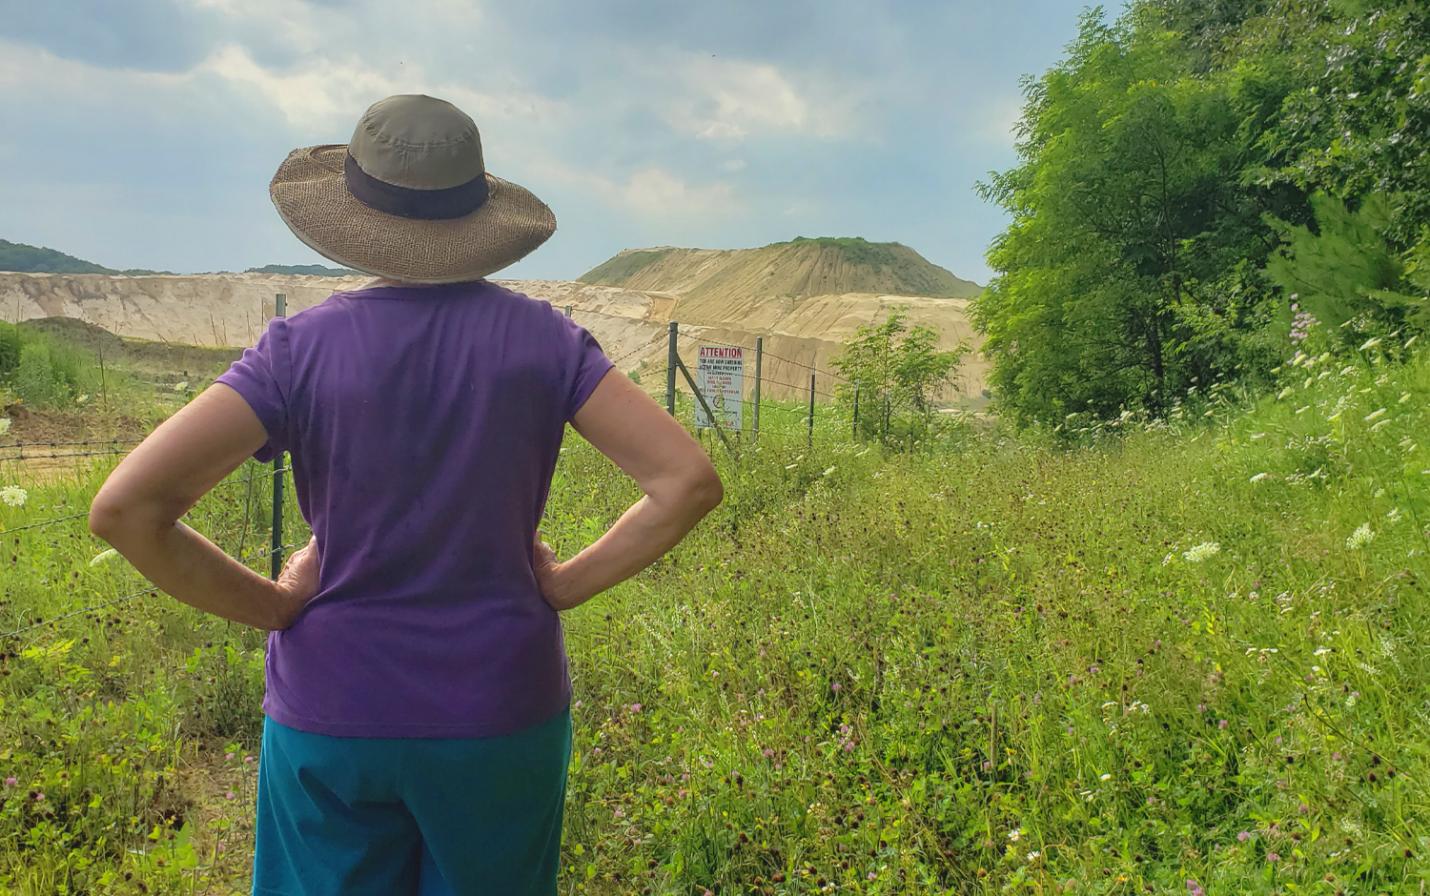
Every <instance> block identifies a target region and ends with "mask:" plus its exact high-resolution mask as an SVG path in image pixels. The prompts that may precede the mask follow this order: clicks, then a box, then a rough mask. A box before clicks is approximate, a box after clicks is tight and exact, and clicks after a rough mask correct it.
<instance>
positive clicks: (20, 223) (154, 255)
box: [0, 0, 1083, 282]
mask: <svg viewBox="0 0 1430 896" xmlns="http://www.w3.org/2000/svg"><path fill="white" fill-rule="evenodd" d="M1082 5H1083V4H1081V3H1079V2H1075V0H1009V2H1001V3H995V2H987V0H947V2H936V0H926V2H914V0H884V2H880V0H808V2H806V0H726V2H719V0H704V2H683V0H599V2H598V0H508V2H505V3H500V4H498V3H494V2H491V0H477V2H463V0H352V2H345V0H310V2H304V0H124V2H113V0H55V2H50V0H0V122H3V123H4V126H3V127H0V171H3V174H0V238H5V239H10V240H13V241H17V242H25V243H37V244H43V245H48V246H51V247H53V248H56V249H60V250H63V251H66V252H69V253H71V254H74V255H78V256H81V257H83V258H87V259H90V260H92V261H96V262H99V263H101V264H105V265H109V266H111V267H121V268H122V267H148V268H161V269H168V270H175V271H205V270H242V269H243V268H245V267H250V266H254V265H260V264H266V263H287V264H300V263H309V262H315V261H321V260H322V259H320V258H319V257H318V256H316V255H315V254H314V253H313V252H312V251H311V250H309V249H307V248H306V247H305V246H303V245H302V244H301V243H299V242H298V240H297V239H296V238H295V237H293V236H292V235H291V234H290V233H289V232H288V230H287V228H285V227H284V225H283V224H282V222H281V221H280V220H279V219H278V216H277V215H276V214H275V213H274V211H273V209H272V207H271V205H270V204H269V202H268V195H267V185H268V180H269V178H270V177H271V176H272V174H273V171H274V170H275V169H276V168H277V166H278V163H279V162H280V161H281V160H282V159H283V157H284V156H285V155H286V153H287V152H288V150H290V149H292V148H293V147H296V146H300V145H306V144H314V143H345V142H347V139H348V137H349V136H350V135H351V133H352V129H353V125H354V124H355V123H356V121H357V118H358V116H359V115H360V114H361V113H362V111H363V109H365V108H366V107H367V105H368V104H369V103H371V102H373V101H375V100H377V99H380V98H382V97H384V96H387V95H389V94H393V93H429V94H431V95H434V96H439V97H442V98H444V99H448V100H451V101H453V102H455V103H456V104H457V105H459V106H461V107H462V108H463V109H465V110H466V111H467V112H468V113H470V114H471V115H472V116H473V117H474V118H475V119H476V121H477V124H478V126H479V127H480V128H481V131H482V137H483V144H484V147H485V150H486V159H487V165H488V167H489V168H490V170H491V171H492V172H493V173H494V174H497V175H499V176H502V177H506V178H507V179H510V180H515V181H517V182H519V183H521V184H523V185H524V186H526V187H528V188H530V189H531V190H533V191H534V192H536V193H537V195H539V196H541V197H542V198H543V199H545V200H546V201H547V203H548V204H550V205H551V206H552V208H553V209H554V210H555V211H556V216H557V220H558V223H559V227H558V230H557V233H556V235H555V236H554V237H553V238H552V240H551V241H550V242H549V243H548V244H547V245H546V246H545V247H543V248H542V249H541V250H539V251H538V252H537V253H536V254H534V255H533V256H531V257H530V258H529V259H527V260H526V261H524V262H522V263H521V264H520V265H519V266H517V267H516V268H512V269H510V270H509V272H508V274H509V275H510V276H519V277H551V278H571V277H575V276H577V275H579V274H580V273H582V272H583V271H585V270H587V269H589V268H591V267H593V266H595V265H596V264H598V263H599V262H601V261H603V260H604V259H606V258H607V257H609V256H610V255H612V254H614V253H615V252H616V251H618V250H620V249H623V248H630V247H635V246H650V245H679V246H704V247H716V248H734V247H741V246H759V245H764V244H766V243H770V242H775V241H779V240H785V239H789V238H792V237H795V236H863V237H866V238H868V239H871V240H897V241H899V242H902V243H906V244H907V245H910V246H912V247H914V248H915V249H917V250H918V251H920V252H922V253H923V254H924V255H926V256H928V257H929V258H930V259H932V260H933V261H935V262H937V263H939V264H942V265H944V266H945V267H947V268H949V269H950V270H952V271H953V272H954V273H956V274H958V275H960V276H963V277H968V278H971V279H975V280H977V281H979V282H984V281H985V280H986V278H987V276H988V269H987V266H986V264H985V262H984V258H983V254H984V251H985V249H986V247H987V245H988V242H989V240H990V239H991V238H992V237H993V236H994V235H995V234H996V233H997V232H998V231H999V230H1000V229H1001V227H1002V226H1003V223H1004V218H1003V216H1002V214H1001V213H1000V212H999V211H998V210H997V209H995V208H992V207H990V206H988V205H987V204H985V203H984V202H982V201H981V200H980V199H979V198H978V197H977V195H976V194H975V192H974V184H975V182H976V181H977V180H978V179H980V178H982V177H983V176H984V175H985V174H986V172H988V171H989V170H990V169H994V168H1002V167H1006V166H1007V165H1009V164H1010V163H1011V162H1012V160H1013V150H1012V136H1011V134H1010V130H1009V129H1010V127H1011V126H1012V124H1013V122H1014V121H1015V120H1016V119H1017V115H1018V110H1019V105H1020V94H1019V88H1018V79H1019V77H1020V76H1021V75H1023V74H1027V73H1036V72H1040V71H1042V70H1043V69H1045V68H1046V67H1047V66H1049V65H1050V64H1052V63H1053V62H1055V61H1056V60H1057V59H1058V58H1059V56H1060V55H1061V53H1062V49H1063V46H1064V45H1065V44H1066V43H1067V42H1068V41H1069V40H1070V39H1071V38H1072V36H1073V34H1074V32H1075V28H1076V23H1077V16H1078V13H1079V10H1080V8H1081V7H1082Z"/></svg>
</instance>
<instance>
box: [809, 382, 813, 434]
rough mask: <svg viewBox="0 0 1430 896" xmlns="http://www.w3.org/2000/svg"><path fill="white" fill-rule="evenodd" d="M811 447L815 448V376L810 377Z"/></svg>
mask: <svg viewBox="0 0 1430 896" xmlns="http://www.w3.org/2000/svg"><path fill="white" fill-rule="evenodd" d="M809 446H810V447H811V448H812V447H814V374H813V373H811V374H810V375H809Z"/></svg>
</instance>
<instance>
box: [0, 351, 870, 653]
mask: <svg viewBox="0 0 1430 896" xmlns="http://www.w3.org/2000/svg"><path fill="white" fill-rule="evenodd" d="M678 326H679V325H678V324H676V325H674V326H672V327H671V329H670V331H669V332H668V333H660V334H658V335H657V336H655V337H654V338H652V339H650V340H648V341H646V342H644V343H642V344H640V345H637V346H634V347H632V348H629V349H627V350H626V351H624V352H622V353H620V354H619V355H616V356H614V357H612V358H611V361H612V363H613V364H614V365H616V366H617V367H621V366H622V365H624V364H626V362H628V361H630V360H632V359H634V358H637V357H639V356H642V355H651V354H654V353H655V352H657V351H658V350H659V349H660V348H661V347H662V343H667V345H666V349H667V351H666V357H665V358H663V359H661V363H659V364H657V365H656V366H653V367H651V368H649V369H641V370H638V371H637V374H638V376H639V377H640V378H641V379H643V380H645V381H647V382H656V381H658V378H664V380H665V383H666V387H667V396H666V397H667V402H668V403H669V405H670V407H671V408H672V409H673V410H674V409H676V408H677V405H678V404H679V405H680V406H681V407H680V410H682V411H687V412H688V411H690V410H693V409H696V408H699V407H703V409H704V410H705V411H707V412H708V411H712V410H713V407H712V405H711V404H710V403H709V402H708V401H707V400H706V396H704V395H703V394H702V392H701V390H700V388H699V387H698V383H697V377H696V375H695V374H692V373H691V371H690V369H689V367H688V366H687V365H686V364H685V362H684V361H683V360H681V358H680V353H679V351H678V344H679V339H682V338H683V339H685V340H687V344H688V343H691V342H693V343H695V344H698V345H709V346H717V347H721V348H729V347H739V348H742V349H744V350H745V351H747V352H748V351H750V348H749V347H748V346H732V345H731V343H729V342H721V341H717V340H714V339H710V338H708V337H706V336H703V335H696V334H693V333H688V332H687V333H679V332H678ZM668 340H671V341H669V342H667V341H668ZM754 351H755V353H756V355H757V361H756V365H755V367H756V371H757V374H756V376H755V377H754V378H753V380H754V383H753V389H752V390H751V394H750V396H749V398H745V397H744V396H741V399H740V400H741V403H742V404H743V405H747V406H749V408H750V410H752V411H753V412H754V413H753V415H752V419H751V420H750V423H751V427H752V428H751V435H752V436H753V437H758V436H759V435H760V431H759V428H758V427H759V422H758V421H759V419H760V416H761V414H766V415H768V414H774V415H777V417H778V418H779V419H782V420H784V421H786V422H787V423H792V424H802V426H796V427H795V428H792V429H788V430H786V431H790V432H799V431H801V430H803V432H804V433H805V434H806V438H807V439H809V441H810V444H813V437H814V432H815V428H816V427H815V423H816V415H819V416H820V417H822V418H823V420H824V421H825V422H827V421H828V420H830V419H832V418H831V415H830V414H829V412H828V411H827V410H826V411H824V412H823V413H822V414H821V413H820V412H819V411H818V410H817V402H816V399H820V398H823V399H829V400H833V401H838V400H839V399H840V396H839V395H837V394H836V393H834V392H831V391H829V389H828V388H820V385H819V384H820V383H821V382H822V383H830V382H838V383H849V382H850V381H849V380H848V379H847V378H846V377H844V376H842V375H840V374H838V373H835V372H833V371H830V370H827V369H824V368H821V367H819V366H817V365H815V364H808V363H805V362H802V361H798V360H795V359H793V358H790V357H787V356H784V355H778V354H774V353H772V352H768V351H764V350H763V337H761V338H759V339H757V340H756V345H755V347H754ZM670 359H674V361H675V362H676V363H677V366H678V368H679V373H680V374H681V375H682V376H684V377H685V378H686V381H685V382H684V383H683V385H684V387H685V390H684V391H683V392H682V394H680V395H677V394H676V392H674V391H672V390H671V380H672V377H671V375H670V374H671V364H670ZM765 359H768V360H773V361H778V362H781V363H782V364H785V365H789V366H790V367H793V368H795V369H796V370H801V371H804V372H807V373H809V374H812V375H813V377H814V379H813V381H812V382H806V383H798V382H789V381H788V380H787V379H782V378H776V377H771V376H767V375H765V374H764V372H763V370H762V369H761V364H762V362H763V360H765ZM697 371H698V366H697ZM674 379H675V380H676V382H681V378H680V377H679V376H677V377H675V378H674ZM151 385H154V386H156V387H160V388H165V389H170V390H172V389H173V387H174V384H170V383H151ZM180 385H183V384H182V383H181V384H180ZM766 386H772V387H778V388H781V389H786V390H789V393H790V395H791V396H793V397H794V399H795V401H796V402H797V404H791V403H790V402H788V401H786V402H784V403H781V402H779V401H776V400H772V399H770V398H769V397H768V396H767V395H766V394H764V393H763V392H762V389H763V388H764V387H766ZM722 407H723V405H722ZM856 413H857V409H856ZM715 422H718V417H716V418H715ZM855 422H856V424H857V419H856V421H855ZM712 428H714V429H715V430H716V432H717V434H718V435H720V437H721V439H722V440H723V439H725V438H726V435H727V433H725V432H722V431H721V429H720V427H718V426H715V427H712ZM739 434H740V433H736V435H739ZM140 441H141V439H140V438H139V437H119V436H115V437H111V438H89V439H58V440H50V441H19V440H13V441H9V442H4V443H0V462H5V461H32V460H38V461H78V460H83V459H87V458H99V457H110V458H113V457H117V456H119V455H122V454H125V453H127V452H128V451H129V450H131V449H132V448H133V447H134V446H135V445H137V444H139V442H140ZM728 444H729V442H728V441H727V445H728ZM292 469H293V468H292V466H291V464H287V463H278V464H274V465H273V466H272V467H268V466H264V465H260V464H258V463H256V462H254V463H248V464H246V465H245V470H244V472H243V473H242V475H238V476H231V477H229V478H227V479H225V480H224V481H223V482H220V483H218V484H217V485H216V486H214V488H213V489H211V490H210V493H209V494H210V495H214V496H218V500H219V501H224V500H230V501H233V503H231V504H229V505H227V506H226V509H225V510H224V512H225V513H228V514H232V513H233V512H235V510H236V511H237V513H238V521H239V524H238V526H237V532H236V533H235V534H234V538H233V540H232V541H231V542H229V544H230V548H229V553H230V555H231V556H234V557H236V558H238V559H239V560H240V562H244V563H246V564H253V563H257V562H259V561H262V560H270V561H272V574H274V575H276V573H277V569H278V566H279V564H280V563H281V560H282V557H283V556H285V555H287V554H288V552H290V551H292V550H294V549H296V548H297V547H299V546H300V544H301V542H297V541H293V542H289V541H285V540H283V538H282V536H283V534H285V533H284V532H283V520H284V516H285V508H286V506H287V505H288V504H289V503H290V501H291V495H292V494H293V491H292V489H285V488H284V487H283V482H284V480H285V479H286V478H287V477H288V476H289V474H291V473H292ZM285 492H286V493H287V495H285ZM213 503H214V502H213V501H211V500H210V499H205V501H201V502H200V504H199V505H198V506H197V507H195V508H194V509H193V510H191V512H190V516H193V515H194V514H196V513H200V514H202V513H208V512H210V511H211V505H212V504H213ZM260 503H267V504H268V505H269V506H268V507H264V508H262V509H261V511H260V507H259V505H260ZM269 510H271V511H272V527H271V528H270V531H269V532H268V533H267V534H268V535H269V536H270V537H271V541H270V543H269V544H268V545H266V546H264V547H261V548H259V549H257V550H251V549H250V540H251V538H250V537H251V536H252V535H255V534H259V533H255V532H254V531H253V530H254V525H253V523H254V520H255V517H256V515H260V514H266V513H267V512H268V511H269ZM88 515H89V513H88V509H87V508H86V509H83V510H79V509H76V510H75V511H73V512H67V513H61V514H60V515H57V516H53V517H51V518H48V519H42V520H34V521H31V522H26V523H23V524H21V525H16V526H3V525H0V537H3V536H18V535H19V533H36V532H43V531H46V530H50V529H52V528H53V527H58V526H63V525H78V524H80V521H81V520H84V519H85V518H87V517H88ZM220 519H222V515H220ZM16 543H17V544H19V541H18V539H17V541H16ZM158 590H159V589H157V588H156V587H154V586H147V587H142V588H137V589H134V590H129V591H126V592H125V593H122V594H119V595H117V596H114V597H109V598H104V599H101V600H98V601H94V602H92V603H89V604H87V605H86V606H83V607H79V608H76V609H70V610H66V611H64V612H62V613H58V614H56V615H54V616H51V617H49V618H47V619H37V620H34V621H32V622H28V623H26V624H24V625H17V626H16V627H14V628H12V629H9V630H7V631H3V632H0V641H8V640H11V639H14V638H17V637H20V636H22V635H26V634H29V633H33V632H37V631H41V630H44V629H47V628H49V627H51V626H54V625H57V624H59V623H61V622H63V621H65V620H68V619H74V618H77V617H82V616H85V615H86V614H91V613H95V612H97V611H99V610H102V609H105V608H108V607H112V606H114V605H117V604H122V603H127V602H130V601H133V600H137V599H139V598H142V597H144V596H146V595H151V594H155V593H157V592H158ZM173 603H174V605H177V602H173Z"/></svg>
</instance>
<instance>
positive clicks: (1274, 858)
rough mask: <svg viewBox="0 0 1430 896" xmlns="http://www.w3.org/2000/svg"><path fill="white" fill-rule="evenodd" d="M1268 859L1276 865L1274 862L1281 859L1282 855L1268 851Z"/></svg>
mask: <svg viewBox="0 0 1430 896" xmlns="http://www.w3.org/2000/svg"><path fill="white" fill-rule="evenodd" d="M1266 861H1268V862H1270V863H1271V864H1273V865H1274V864H1276V863H1277V862H1279V861H1281V856H1279V855H1277V854H1276V853H1274V852H1268V853H1267V854H1266Z"/></svg>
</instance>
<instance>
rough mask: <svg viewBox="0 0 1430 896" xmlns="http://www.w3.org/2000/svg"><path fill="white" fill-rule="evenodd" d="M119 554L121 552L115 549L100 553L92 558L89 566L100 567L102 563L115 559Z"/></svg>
mask: <svg viewBox="0 0 1430 896" xmlns="http://www.w3.org/2000/svg"><path fill="white" fill-rule="evenodd" d="M118 554H119V552H118V551H116V550H115V549H114V548H110V549H109V550H107V551H100V552H99V553H98V554H95V555H94V556H93V557H91V558H90V561H89V565H90V566H98V565H99V564H101V563H104V562H106V561H108V560H112V559H114V558H115V557H116V556H118Z"/></svg>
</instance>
